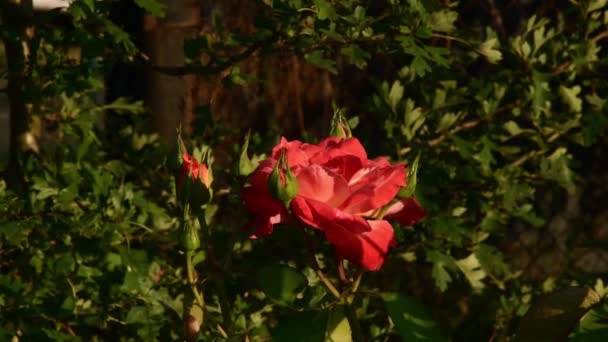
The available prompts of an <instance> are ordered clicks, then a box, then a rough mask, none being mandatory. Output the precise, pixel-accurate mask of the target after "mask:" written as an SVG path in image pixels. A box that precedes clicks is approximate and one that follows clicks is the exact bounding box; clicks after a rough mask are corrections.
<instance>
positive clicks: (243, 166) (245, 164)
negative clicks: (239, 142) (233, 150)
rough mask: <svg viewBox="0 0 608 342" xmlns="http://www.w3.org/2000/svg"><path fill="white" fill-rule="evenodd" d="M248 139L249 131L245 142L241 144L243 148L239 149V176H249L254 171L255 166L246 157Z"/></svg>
mask: <svg viewBox="0 0 608 342" xmlns="http://www.w3.org/2000/svg"><path fill="white" fill-rule="evenodd" d="M250 137H251V131H249V132H247V135H246V136H245V142H244V143H243V147H242V148H241V157H240V159H239V174H240V175H241V176H249V175H250V174H251V173H252V172H253V171H254V170H255V165H254V164H253V162H252V161H251V159H249V156H248V155H247V148H248V147H249V138H250Z"/></svg>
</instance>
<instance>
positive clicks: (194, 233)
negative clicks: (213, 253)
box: [181, 210, 201, 253]
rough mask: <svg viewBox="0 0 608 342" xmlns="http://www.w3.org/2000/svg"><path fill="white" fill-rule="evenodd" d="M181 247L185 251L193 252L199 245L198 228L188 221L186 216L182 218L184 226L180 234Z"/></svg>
mask: <svg viewBox="0 0 608 342" xmlns="http://www.w3.org/2000/svg"><path fill="white" fill-rule="evenodd" d="M186 211H187V210H186ZM181 243H182V248H183V249H184V251H186V253H189V252H194V251H195V250H197V249H198V248H199V247H200V246H201V239H200V238H199V236H198V229H196V227H195V226H194V225H193V224H192V223H191V222H190V220H189V219H188V217H185V218H184V227H183V229H182V236H181Z"/></svg>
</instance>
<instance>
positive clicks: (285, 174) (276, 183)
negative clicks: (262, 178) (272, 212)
mask: <svg viewBox="0 0 608 342" xmlns="http://www.w3.org/2000/svg"><path fill="white" fill-rule="evenodd" d="M298 189H299V184H298V179H297V178H296V176H295V175H294V174H293V172H292V171H291V169H290V168H289V164H288V162H287V155H286V153H285V150H282V151H281V155H280V156H279V160H277V162H276V163H275V164H274V168H273V169H272V173H271V174H270V177H268V192H269V193H270V194H271V195H272V197H273V198H275V199H277V200H279V201H281V202H282V203H283V204H284V205H285V207H289V204H290V203H291V200H292V199H294V197H296V196H297V194H298Z"/></svg>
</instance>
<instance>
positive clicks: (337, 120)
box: [330, 109, 353, 139]
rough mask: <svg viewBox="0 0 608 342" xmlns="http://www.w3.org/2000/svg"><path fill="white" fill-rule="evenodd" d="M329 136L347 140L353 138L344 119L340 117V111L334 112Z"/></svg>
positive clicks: (342, 116)
mask: <svg viewBox="0 0 608 342" xmlns="http://www.w3.org/2000/svg"><path fill="white" fill-rule="evenodd" d="M330 135H331V136H334V137H336V138H341V139H348V138H352V136H353V134H352V132H351V130H350V126H349V125H348V122H347V121H346V118H345V117H344V115H342V110H341V109H337V110H336V111H334V116H333V117H332V118H331V132H330Z"/></svg>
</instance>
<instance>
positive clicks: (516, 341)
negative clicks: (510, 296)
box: [513, 287, 600, 342]
mask: <svg viewBox="0 0 608 342" xmlns="http://www.w3.org/2000/svg"><path fill="white" fill-rule="evenodd" d="M599 301H600V296H599V295H598V294H597V292H595V291H593V290H592V289H590V288H586V287H569V288H565V289H561V290H558V291H556V292H553V293H551V294H548V295H545V296H543V297H541V298H539V299H538V300H537V301H535V302H534V303H533V304H532V306H531V307H530V309H529V310H528V312H527V313H526V315H525V316H524V317H523V318H522V320H521V323H520V325H519V328H518V330H517V333H516V334H515V336H514V338H513V342H536V341H564V340H565V339H566V338H567V337H568V335H569V334H570V332H571V330H572V329H573V328H574V327H575V326H576V323H577V322H578V321H579V319H580V318H581V317H582V316H583V315H584V314H585V313H586V312H587V311H589V309H591V307H592V306H594V305H595V304H597V303H599Z"/></svg>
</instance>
